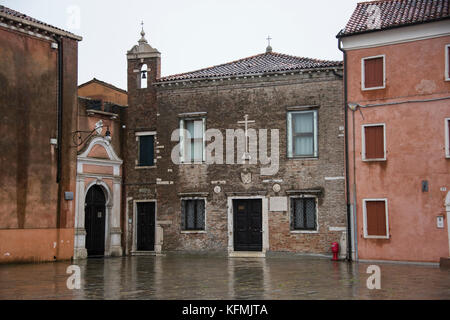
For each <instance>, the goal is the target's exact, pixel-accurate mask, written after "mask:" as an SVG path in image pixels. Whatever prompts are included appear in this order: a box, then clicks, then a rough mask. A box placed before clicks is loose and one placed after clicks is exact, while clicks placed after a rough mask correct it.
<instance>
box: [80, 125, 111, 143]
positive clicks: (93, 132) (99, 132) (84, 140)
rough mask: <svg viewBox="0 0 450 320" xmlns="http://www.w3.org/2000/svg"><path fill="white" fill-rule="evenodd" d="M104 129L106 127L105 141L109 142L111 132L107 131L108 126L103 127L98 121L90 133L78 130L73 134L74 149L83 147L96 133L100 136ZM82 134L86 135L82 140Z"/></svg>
mask: <svg viewBox="0 0 450 320" xmlns="http://www.w3.org/2000/svg"><path fill="white" fill-rule="evenodd" d="M104 127H106V133H105V139H106V140H107V141H108V142H111V131H109V126H106V125H103V121H102V120H100V121H99V122H97V123H96V124H95V128H94V130H92V131H82V130H78V131H75V132H73V134H72V140H73V143H74V145H75V146H76V147H79V146H81V145H83V144H84V143H85V142H86V141H87V140H88V139H89V138H90V137H92V136H93V135H94V134H95V133H97V135H100V134H101V133H102V131H103V128H104ZM84 134H87V136H85V137H84V138H83V135H84Z"/></svg>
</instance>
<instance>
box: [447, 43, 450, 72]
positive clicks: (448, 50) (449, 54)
mask: <svg viewBox="0 0 450 320" xmlns="http://www.w3.org/2000/svg"><path fill="white" fill-rule="evenodd" d="M447 60H448V61H447V65H448V74H447V77H448V78H450V47H447Z"/></svg>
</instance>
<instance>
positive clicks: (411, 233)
mask: <svg viewBox="0 0 450 320" xmlns="http://www.w3.org/2000/svg"><path fill="white" fill-rule="evenodd" d="M337 37H338V38H339V45H340V48H341V50H342V51H343V52H344V56H345V79H346V104H347V106H348V108H347V117H346V118H347V140H346V141H347V146H346V149H347V176H348V181H347V188H348V192H347V198H348V199H347V201H348V203H349V216H350V218H351V219H350V220H351V224H350V227H351V230H352V241H351V247H352V255H353V258H354V259H355V260H395V261H413V262H434V263H436V262H439V260H440V258H442V257H444V258H448V257H449V255H450V253H449V250H450V234H449V229H450V228H449V227H450V152H449V149H450V148H449V140H450V136H449V132H450V129H449V125H450V74H449V65H450V61H449V59H450V16H449V0H434V1H433V0H414V1H413V0H387V1H371V2H363V3H359V4H358V5H357V8H356V9H355V11H354V13H353V15H352V17H351V18H350V20H349V22H348V24H347V25H346V27H345V28H344V29H343V30H342V31H341V32H340V33H339V34H338V36H337Z"/></svg>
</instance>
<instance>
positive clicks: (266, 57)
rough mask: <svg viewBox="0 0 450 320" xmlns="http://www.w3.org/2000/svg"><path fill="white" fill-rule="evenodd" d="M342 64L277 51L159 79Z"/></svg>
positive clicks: (277, 70)
mask: <svg viewBox="0 0 450 320" xmlns="http://www.w3.org/2000/svg"><path fill="white" fill-rule="evenodd" d="M340 66H342V61H326V60H318V59H310V58H301V57H294V56H289V55H286V54H281V53H276V52H266V53H262V54H258V55H255V56H251V57H248V58H244V59H240V60H236V61H232V62H229V63H225V64H221V65H217V66H213V67H209V68H205V69H200V70H197V71H192V72H187V73H181V74H175V75H171V76H167V77H163V78H160V79H159V82H166V81H178V80H191V79H192V80H197V79H206V78H225V77H232V76H246V75H249V76H251V75H258V74H264V73H276V72H283V71H290V72H291V71H298V70H307V69H319V68H333V67H340Z"/></svg>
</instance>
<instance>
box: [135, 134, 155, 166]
mask: <svg viewBox="0 0 450 320" xmlns="http://www.w3.org/2000/svg"><path fill="white" fill-rule="evenodd" d="M138 145H139V152H138V153H139V154H138V163H137V165H138V166H139V167H153V166H154V165H155V154H154V153H155V136H154V134H138Z"/></svg>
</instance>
